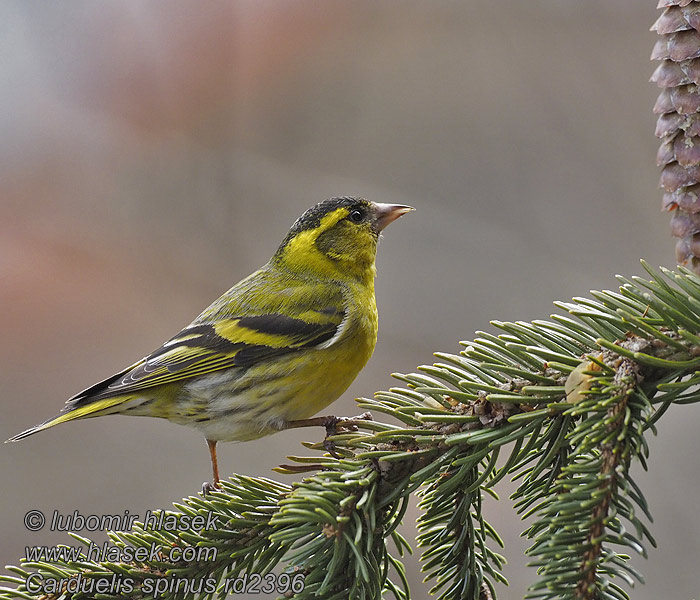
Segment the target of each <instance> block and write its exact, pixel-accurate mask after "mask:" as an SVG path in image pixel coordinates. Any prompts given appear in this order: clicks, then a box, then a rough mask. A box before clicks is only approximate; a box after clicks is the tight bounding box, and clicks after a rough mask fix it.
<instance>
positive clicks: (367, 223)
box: [272, 197, 413, 281]
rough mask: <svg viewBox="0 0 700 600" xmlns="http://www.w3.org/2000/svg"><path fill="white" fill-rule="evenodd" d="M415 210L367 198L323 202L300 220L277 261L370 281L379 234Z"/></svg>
mask: <svg viewBox="0 0 700 600" xmlns="http://www.w3.org/2000/svg"><path fill="white" fill-rule="evenodd" d="M411 210H413V208H411V207H410V206H403V205H400V204H378V203H375V202H370V201H369V200H365V199H363V198H353V197H343V198H330V199H329V200H324V201H323V202H321V203H319V204H317V205H316V206H314V207H313V208H310V209H309V210H307V211H306V212H305V213H304V214H303V215H302V216H301V217H299V218H298V219H297V221H296V222H295V223H294V225H292V228H291V229H290V230H289V233H288V234H287V237H286V238H285V239H284V241H283V242H282V244H281V245H280V247H279V249H278V250H277V252H276V253H275V255H274V256H273V258H272V260H273V261H275V262H277V264H279V265H280V266H284V267H286V268H288V269H290V270H292V271H294V272H296V273H306V274H309V275H311V276H315V277H330V278H332V279H334V280H344V279H357V280H360V281H367V280H371V279H372V278H373V277H374V273H375V268H374V259H375V256H376V253H377V242H378V241H379V234H380V233H381V231H382V230H383V229H384V228H385V227H386V226H387V225H388V224H389V223H391V222H392V221H395V220H396V219H398V218H399V217H400V216H401V215H403V214H405V213H407V212H409V211H411Z"/></svg>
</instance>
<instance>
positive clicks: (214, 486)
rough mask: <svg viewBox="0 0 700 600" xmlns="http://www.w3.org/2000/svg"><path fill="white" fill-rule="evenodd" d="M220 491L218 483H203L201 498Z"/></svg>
mask: <svg viewBox="0 0 700 600" xmlns="http://www.w3.org/2000/svg"><path fill="white" fill-rule="evenodd" d="M220 490H221V484H220V483H219V482H218V481H205V482H204V483H203V484H202V496H206V495H207V494H211V493H212V492H218V491H220Z"/></svg>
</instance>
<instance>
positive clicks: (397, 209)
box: [374, 202, 416, 231]
mask: <svg viewBox="0 0 700 600" xmlns="http://www.w3.org/2000/svg"><path fill="white" fill-rule="evenodd" d="M412 210H416V209H415V208H413V207H412V206H404V205H403V204H380V203H378V202H376V203H375V204H374V223H375V226H376V228H377V231H381V230H382V229H384V228H385V227H386V226H387V225H388V224H389V223H391V222H392V221H396V219H398V218H399V217H400V216H402V215H405V214H406V213H407V212H411V211H412Z"/></svg>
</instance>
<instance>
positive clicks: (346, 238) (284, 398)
mask: <svg viewBox="0 0 700 600" xmlns="http://www.w3.org/2000/svg"><path fill="white" fill-rule="evenodd" d="M412 210H414V209H413V207H410V206H405V205H402V204H382V203H375V202H371V201H369V200H366V199H364V198H360V197H354V196H344V197H334V198H329V199H327V200H324V201H322V202H320V203H318V204H316V205H315V206H313V207H311V208H310V209H308V210H307V211H306V212H305V213H304V214H303V215H302V216H301V217H299V218H298V219H297V220H296V221H295V222H294V224H293V225H292V227H291V229H290V230H289V232H288V233H287V235H286V237H285V238H284V239H283V241H282V243H281V244H280V246H279V247H278V249H277V251H276V252H275V253H274V254H273V256H272V258H271V259H270V260H269V261H268V262H267V263H266V264H265V265H264V266H263V267H261V268H260V269H258V270H257V271H255V272H254V273H252V274H251V275H249V276H248V277H246V278H244V279H242V280H241V281H240V282H238V283H237V284H235V285H234V286H233V287H232V288H231V289H229V290H228V291H227V292H225V293H224V294H223V295H222V296H220V297H219V298H218V299H217V300H215V301H214V302H213V303H212V304H210V305H209V306H208V307H207V308H206V309H204V311H202V313H201V314H200V315H199V316H198V317H197V318H195V319H194V321H192V323H190V324H189V325H187V326H186V327H185V328H184V329H182V330H181V331H180V332H179V333H177V334H176V335H174V336H173V337H171V338H170V339H169V340H168V341H166V342H165V343H164V344H163V345H161V346H160V347H159V348H157V349H156V350H155V351H153V352H151V353H150V354H149V355H147V356H145V357H144V358H142V359H141V360H139V361H137V362H135V363H134V364H132V365H131V366H129V367H127V368H126V369H124V370H122V371H119V372H118V373H116V374H114V375H112V376H111V377H108V378H107V379H104V380H103V381H100V382H98V383H96V384H94V385H92V386H90V387H88V388H87V389H85V390H83V391H82V392H80V393H78V394H76V395H74V396H72V397H71V398H69V399H68V400H67V401H66V403H65V406H64V407H63V408H62V410H61V411H60V412H59V413H58V415H56V416H54V417H52V418H50V419H48V420H46V421H44V422H43V423H40V424H39V425H36V426H34V427H31V428H30V429H27V430H26V431H23V432H21V433H19V434H17V435H15V436H14V437H12V438H10V439H9V440H7V441H8V442H15V441H18V440H21V439H23V438H26V437H28V436H30V435H33V434H35V433H38V432H39V431H43V430H45V429H48V428H49V427H54V426H55V425H58V424H61V423H65V422H68V421H74V420H77V419H85V418H91V417H98V416H103V415H112V414H123V415H134V416H149V417H158V418H164V419H167V420H169V421H172V422H174V423H177V424H180V425H186V426H190V427H193V428H195V429H197V430H199V431H200V432H201V433H203V434H204V437H205V440H206V442H207V445H208V448H209V454H210V459H211V468H212V475H213V480H212V482H211V483H209V482H205V483H204V484H203V488H202V490H203V492H204V493H207V492H209V491H212V490H215V489H220V487H221V486H220V479H219V468H218V461H217V455H216V445H217V443H218V442H228V441H248V440H253V439H257V438H260V437H263V436H265V435H269V434H272V433H275V432H277V431H281V430H284V429H289V428H291V427H302V426H309V425H322V424H325V425H326V426H329V425H330V424H333V423H335V422H337V419H335V417H316V418H312V417H313V415H316V414H317V413H318V412H319V411H321V410H323V409H324V408H325V407H327V406H328V405H329V404H330V403H331V402H333V401H334V400H336V399H337V398H339V397H340V396H341V395H342V394H343V392H344V391H345V390H346V389H347V388H348V387H349V385H350V384H351V383H352V381H353V380H354V379H355V377H356V376H357V374H358V373H359V372H360V371H361V369H362V368H363V367H364V366H365V364H366V363H367V361H368V360H369V358H370V356H371V355H372V353H373V351H374V347H375V344H376V341H377V322H378V321H377V305H376V300H375V293H374V280H375V276H376V266H375V257H376V252H377V245H378V242H379V237H380V233H381V232H382V231H383V230H384V228H385V227H386V226H387V225H389V224H390V223H391V222H393V221H395V220H396V219H398V218H399V217H401V216H402V215H404V214H406V213H407V212H409V211H412ZM334 419H335V420H334Z"/></svg>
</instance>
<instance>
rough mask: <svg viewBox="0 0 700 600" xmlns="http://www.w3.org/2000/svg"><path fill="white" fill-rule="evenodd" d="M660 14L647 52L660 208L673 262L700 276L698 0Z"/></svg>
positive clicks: (668, 2) (667, 5)
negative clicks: (654, 92) (653, 64)
mask: <svg viewBox="0 0 700 600" xmlns="http://www.w3.org/2000/svg"><path fill="white" fill-rule="evenodd" d="M657 8H663V9H664V12H663V14H662V15H661V16H660V17H659V18H658V19H657V21H656V23H654V25H653V26H652V28H651V29H652V31H656V32H657V33H658V34H659V41H658V42H656V45H655V46H654V50H653V52H652V53H651V59H652V60H659V61H661V64H660V65H659V66H658V67H657V69H656V71H654V74H653V75H652V76H651V81H652V82H654V83H656V84H657V85H658V86H659V87H660V88H662V91H661V93H660V94H659V98H658V100H657V101H656V104H655V106H654V114H657V115H659V118H658V120H657V122H656V135H657V137H659V138H661V139H662V140H663V141H662V143H661V147H660V148H659V152H658V154H657V157H656V162H657V164H658V165H659V166H663V170H662V172H661V187H662V188H663V190H664V196H663V203H662V208H663V209H664V210H668V211H673V217H672V218H671V232H672V233H673V235H674V236H675V237H677V238H679V240H678V242H677V243H676V259H677V261H678V262H679V263H680V264H683V265H687V266H689V267H690V268H692V269H693V270H694V271H695V272H696V273H698V274H700V0H660V1H659V4H658V7H657Z"/></svg>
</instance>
